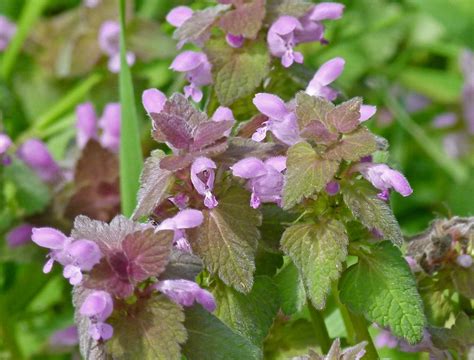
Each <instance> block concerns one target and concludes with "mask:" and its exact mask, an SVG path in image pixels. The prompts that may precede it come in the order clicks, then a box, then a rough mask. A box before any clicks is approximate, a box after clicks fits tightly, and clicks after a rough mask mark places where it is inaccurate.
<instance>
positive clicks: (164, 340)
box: [106, 295, 186, 360]
mask: <svg viewBox="0 0 474 360" xmlns="http://www.w3.org/2000/svg"><path fill="white" fill-rule="evenodd" d="M109 321H110V323H111V325H112V326H113V327H114V336H113V337H112V339H110V341H108V342H107V345H106V347H107V352H108V353H109V354H111V355H112V356H113V357H116V358H119V359H136V358H137V357H138V358H140V359H144V360H148V359H149V360H151V359H163V360H164V359H180V358H181V355H180V344H182V343H184V342H185V340H186V329H185V327H184V326H183V321H184V313H183V310H182V308H181V307H180V306H179V305H176V304H175V303H174V302H172V301H171V300H169V299H168V298H166V297H165V296H163V295H161V296H159V297H157V298H152V299H150V300H146V301H140V300H139V301H138V302H136V303H135V304H133V305H130V306H129V308H128V309H127V314H126V315H123V314H121V315H120V317H117V318H112V319H111V320H109Z"/></svg>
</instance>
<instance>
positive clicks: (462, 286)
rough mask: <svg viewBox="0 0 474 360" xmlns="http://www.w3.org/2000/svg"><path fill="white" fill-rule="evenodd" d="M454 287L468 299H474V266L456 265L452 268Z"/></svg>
mask: <svg viewBox="0 0 474 360" xmlns="http://www.w3.org/2000/svg"><path fill="white" fill-rule="evenodd" d="M450 273H451V278H452V279H453V284H454V288H455V289H456V291H457V292H459V293H460V294H462V295H464V296H465V297H467V298H468V299H474V266H472V265H471V266H470V267H469V268H467V269H466V268H462V267H460V266H459V267H456V268H454V269H452V270H451V272H450Z"/></svg>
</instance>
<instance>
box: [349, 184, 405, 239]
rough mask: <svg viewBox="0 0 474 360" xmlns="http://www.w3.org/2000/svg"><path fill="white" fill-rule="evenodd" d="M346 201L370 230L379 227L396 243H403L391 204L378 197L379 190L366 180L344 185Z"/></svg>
mask: <svg viewBox="0 0 474 360" xmlns="http://www.w3.org/2000/svg"><path fill="white" fill-rule="evenodd" d="M342 191H343V197H344V202H345V203H346V205H347V206H348V207H349V209H350V210H351V211H352V214H353V215H354V216H355V217H356V218H357V219H358V220H359V221H360V222H362V223H363V224H364V225H365V226H366V227H367V228H368V229H369V230H372V229H377V230H378V231H380V232H381V233H382V234H383V237H384V238H385V239H387V240H390V241H391V242H393V243H394V244H396V245H399V246H400V245H401V244H402V243H403V235H402V232H401V230H400V226H399V225H398V222H397V219H396V218H395V215H394V214H393V212H392V209H391V208H390V206H389V205H388V204H387V203H386V202H385V201H383V200H381V199H379V198H378V197H377V191H376V190H375V189H374V188H373V187H372V186H370V185H369V184H368V183H367V182H365V181H363V182H362V181H358V182H356V183H354V184H352V185H350V186H347V187H343V189H342Z"/></svg>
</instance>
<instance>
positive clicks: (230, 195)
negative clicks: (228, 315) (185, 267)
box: [189, 188, 261, 293]
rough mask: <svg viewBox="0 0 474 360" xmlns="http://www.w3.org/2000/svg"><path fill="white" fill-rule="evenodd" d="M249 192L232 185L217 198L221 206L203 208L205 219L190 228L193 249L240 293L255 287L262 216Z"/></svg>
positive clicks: (212, 271) (214, 271)
mask: <svg viewBox="0 0 474 360" xmlns="http://www.w3.org/2000/svg"><path fill="white" fill-rule="evenodd" d="M249 200H250V199H249V194H248V193H247V192H246V191H245V190H243V189H240V188H231V189H229V190H227V192H226V193H225V194H224V195H223V196H222V197H218V201H219V206H217V207H216V208H214V209H212V210H203V215H204V222H203V224H202V225H201V226H200V227H198V228H195V229H191V230H190V231H189V234H190V242H191V246H192V248H193V250H194V251H195V252H196V254H198V255H199V256H200V257H201V258H202V259H203V261H204V264H205V266H206V268H207V269H208V270H209V271H210V272H211V273H213V274H217V275H218V276H219V277H220V278H221V279H222V280H223V281H224V283H226V284H227V285H229V286H233V287H234V288H235V289H236V290H238V291H241V292H246V293H247V292H249V291H250V290H251V289H252V284H253V273H254V271H255V262H254V259H255V251H256V248H257V241H258V239H259V238H260V233H259V231H258V229H257V226H259V225H260V223H261V217H260V214H259V212H258V211H257V210H254V209H252V208H251V207H250V205H249Z"/></svg>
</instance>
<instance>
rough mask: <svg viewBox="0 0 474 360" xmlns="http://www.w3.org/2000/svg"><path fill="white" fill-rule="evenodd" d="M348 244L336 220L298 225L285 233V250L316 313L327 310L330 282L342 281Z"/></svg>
mask: <svg viewBox="0 0 474 360" xmlns="http://www.w3.org/2000/svg"><path fill="white" fill-rule="evenodd" d="M348 243H349V239H348V238H347V234H346V230H345V228H344V225H343V224H342V223H340V222H339V221H337V220H329V221H322V222H320V223H318V224H309V223H308V224H296V225H293V226H290V227H289V228H288V229H286V231H285V232H284V233H283V237H282V239H281V246H282V249H283V251H284V252H285V253H286V254H288V255H289V256H290V258H291V260H293V262H294V264H295V265H296V267H297V268H298V270H299V271H300V273H301V277H302V278H303V282H304V284H305V286H306V289H307V295H308V296H309V297H310V299H311V301H312V303H313V304H314V306H315V307H316V308H317V309H323V308H324V305H325V303H326V296H327V294H328V293H329V290H330V288H331V282H332V281H333V280H337V279H338V278H339V274H340V272H341V270H342V263H343V261H344V260H345V259H346V256H347V245H348Z"/></svg>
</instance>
